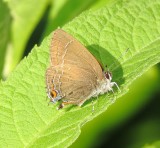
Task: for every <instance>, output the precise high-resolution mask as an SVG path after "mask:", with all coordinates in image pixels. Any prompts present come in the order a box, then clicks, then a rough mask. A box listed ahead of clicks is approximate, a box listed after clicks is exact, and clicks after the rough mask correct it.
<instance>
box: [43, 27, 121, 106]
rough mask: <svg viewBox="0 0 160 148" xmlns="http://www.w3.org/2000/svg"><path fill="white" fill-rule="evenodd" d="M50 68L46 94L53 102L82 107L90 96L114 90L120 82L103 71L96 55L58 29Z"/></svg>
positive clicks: (52, 44) (53, 44)
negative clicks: (60, 101) (113, 79)
mask: <svg viewBox="0 0 160 148" xmlns="http://www.w3.org/2000/svg"><path fill="white" fill-rule="evenodd" d="M50 60H51V65H50V67H49V68H48V69H47V71H46V85H47V94H48V97H49V98H50V102H52V103H55V102H57V101H59V100H62V103H61V104H60V106H59V109H60V108H63V107H64V106H65V105H67V104H74V105H78V106H81V105H82V104H83V103H84V102H85V101H86V100H88V99H90V98H91V97H96V96H98V95H100V94H104V93H106V92H108V91H112V92H113V89H112V87H113V86H114V85H115V86H117V88H118V89H119V87H118V85H117V83H115V82H111V80H112V75H111V73H110V72H109V71H106V72H105V71H103V69H102V67H101V66H100V64H99V63H98V61H97V60H96V59H95V58H94V56H93V55H92V54H91V53H90V52H89V51H88V50H87V49H86V48H85V47H84V46H83V45H82V44H81V43H80V42H79V41H77V40H76V39H75V38H73V37H72V36H71V35H69V34H68V33H66V32H65V31H63V30H62V29H57V30H56V31H55V32H54V34H53V38H52V41H51V47H50Z"/></svg>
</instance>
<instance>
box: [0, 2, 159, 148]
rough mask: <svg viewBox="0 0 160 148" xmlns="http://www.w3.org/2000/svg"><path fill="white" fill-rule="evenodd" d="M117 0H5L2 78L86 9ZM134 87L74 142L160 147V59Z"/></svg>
mask: <svg viewBox="0 0 160 148" xmlns="http://www.w3.org/2000/svg"><path fill="white" fill-rule="evenodd" d="M115 1H116V0H58V1H57V0H41V1H37V0H35V1H34V3H32V1H26V0H24V1H21V2H17V1H15V0H12V1H9V0H8V1H7V2H4V1H2V0H0V38H1V42H0V76H1V79H2V80H5V79H7V76H8V75H9V74H10V73H11V71H12V70H14V68H15V66H16V65H17V64H18V63H19V62H20V60H21V59H23V58H24V57H25V56H27V55H28V54H29V52H30V51H31V49H32V47H33V46H34V45H35V44H38V45H39V44H40V43H41V41H42V40H43V38H44V37H45V36H47V35H48V34H49V33H51V32H52V31H53V30H54V29H56V28H57V27H62V26H63V25H64V24H66V23H67V22H69V21H71V20H72V19H73V18H74V17H76V16H78V15H79V14H80V13H82V12H83V11H85V10H88V9H92V10H96V9H98V8H100V7H103V6H105V5H110V4H112V3H114V2H115ZM35 8H36V10H35ZM32 10H34V14H33V12H32ZM129 90H130V91H129V93H127V94H126V95H125V96H123V97H122V98H119V99H118V100H117V101H116V102H115V103H114V105H112V106H111V107H109V109H108V110H107V111H106V112H105V113H103V114H101V115H100V116H98V117H97V118H95V119H94V120H92V121H90V122H88V123H87V124H85V125H84V126H83V127H82V133H81V135H80V137H79V138H78V139H77V140H76V141H75V142H74V143H73V145H72V146H70V147H71V148H82V147H83V148H94V147H95V148H96V147H109V148H137V147H144V148H149V147H160V142H159V141H160V65H155V66H154V67H152V68H151V69H150V70H149V71H148V72H146V73H145V74H144V75H143V76H141V77H140V78H138V79H137V80H136V81H135V82H134V83H133V84H132V85H131V86H130V88H129Z"/></svg>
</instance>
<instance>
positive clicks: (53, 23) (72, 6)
mask: <svg viewBox="0 0 160 148" xmlns="http://www.w3.org/2000/svg"><path fill="white" fill-rule="evenodd" d="M97 2H98V0H87V1H86V0H76V1H75V0H58V1H52V3H53V5H52V9H51V11H50V14H49V18H48V22H47V28H46V30H45V33H44V36H46V35H48V34H49V33H50V32H51V31H52V30H54V29H56V28H58V27H62V26H63V25H64V24H65V23H67V22H68V21H69V20H71V19H73V18H74V17H76V16H77V15H78V14H80V13H81V12H82V11H84V10H86V9H87V8H89V7H90V6H92V5H93V4H95V3H97ZM66 14H67V17H66Z"/></svg>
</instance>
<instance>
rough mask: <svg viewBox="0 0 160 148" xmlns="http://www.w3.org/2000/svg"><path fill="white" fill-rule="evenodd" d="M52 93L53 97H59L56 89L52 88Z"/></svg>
mask: <svg viewBox="0 0 160 148" xmlns="http://www.w3.org/2000/svg"><path fill="white" fill-rule="evenodd" d="M50 94H51V97H52V98H56V97H57V92H56V91H55V90H52V91H51V92H50Z"/></svg>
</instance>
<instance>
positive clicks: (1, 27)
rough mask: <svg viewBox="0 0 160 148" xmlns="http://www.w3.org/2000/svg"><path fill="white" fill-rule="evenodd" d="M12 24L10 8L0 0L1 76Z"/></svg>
mask: <svg viewBox="0 0 160 148" xmlns="http://www.w3.org/2000/svg"><path fill="white" fill-rule="evenodd" d="M10 26H11V16H10V13H9V9H8V7H7V5H6V3H4V2H3V1H2V0H0V59H1V60H0V78H1V76H2V71H3V67H4V60H5V53H6V48H7V44H8V42H9V34H10Z"/></svg>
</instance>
